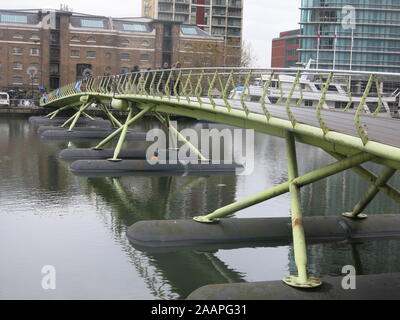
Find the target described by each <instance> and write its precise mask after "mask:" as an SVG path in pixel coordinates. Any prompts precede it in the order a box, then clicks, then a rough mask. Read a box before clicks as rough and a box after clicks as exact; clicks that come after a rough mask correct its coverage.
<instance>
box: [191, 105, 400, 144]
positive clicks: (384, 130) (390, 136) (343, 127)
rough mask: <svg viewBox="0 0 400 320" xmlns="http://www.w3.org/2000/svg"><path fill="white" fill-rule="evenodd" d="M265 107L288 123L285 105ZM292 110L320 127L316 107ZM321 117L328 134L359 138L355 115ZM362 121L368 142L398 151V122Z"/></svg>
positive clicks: (366, 117) (257, 108)
mask: <svg viewBox="0 0 400 320" xmlns="http://www.w3.org/2000/svg"><path fill="white" fill-rule="evenodd" d="M196 101H197V100H196ZM203 101H204V102H205V103H207V102H208V103H209V101H208V99H203ZM214 101H215V102H216V103H217V105H218V106H223V107H225V102H224V100H222V99H214ZM229 103H230V104H231V105H232V107H233V108H235V109H238V110H243V107H242V105H241V103H240V101H238V100H229ZM246 105H247V107H248V108H249V110H250V111H251V112H253V113H258V114H263V110H262V108H261V105H260V103H258V102H246ZM267 108H268V111H269V112H270V113H271V115H272V116H273V117H276V118H279V119H283V120H289V117H288V115H287V113H286V110H285V106H283V105H271V104H268V105H267ZM291 110H292V112H293V114H294V116H295V117H296V119H297V121H298V122H299V123H302V124H307V125H310V126H314V127H318V128H320V125H319V122H318V120H317V116H316V110H315V108H310V109H306V108H299V107H292V108H291ZM322 117H323V119H324V121H325V123H326V124H327V126H328V128H329V129H330V130H331V131H335V132H339V133H343V134H348V135H350V136H354V137H359V135H358V133H357V131H356V129H355V126H354V113H346V112H343V110H341V111H335V110H323V111H322ZM361 119H362V123H363V124H365V125H366V129H367V132H368V137H369V139H370V140H371V141H375V142H379V143H383V144H386V145H390V146H393V147H397V148H400V120H396V119H392V118H385V117H381V116H373V115H362V116H361Z"/></svg>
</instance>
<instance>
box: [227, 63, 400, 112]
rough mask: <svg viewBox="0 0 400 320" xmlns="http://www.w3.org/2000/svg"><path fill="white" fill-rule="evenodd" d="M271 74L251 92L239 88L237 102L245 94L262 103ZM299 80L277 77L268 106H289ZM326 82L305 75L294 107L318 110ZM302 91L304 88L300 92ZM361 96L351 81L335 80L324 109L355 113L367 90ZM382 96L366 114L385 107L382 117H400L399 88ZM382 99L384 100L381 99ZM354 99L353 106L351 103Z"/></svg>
mask: <svg viewBox="0 0 400 320" xmlns="http://www.w3.org/2000/svg"><path fill="white" fill-rule="evenodd" d="M270 77H271V75H270V74H265V75H262V76H261V78H258V79H256V80H255V82H254V83H253V84H252V85H250V86H249V88H248V89H246V90H245V92H243V90H244V87H238V88H236V89H235V90H233V91H232V92H231V97H232V98H233V99H241V98H242V95H243V94H244V98H245V99H246V100H248V101H260V99H261V97H262V96H263V93H264V86H266V85H267V84H268V82H269V81H270ZM295 80H296V77H295V76H292V75H283V74H282V75H280V76H279V79H278V78H277V77H276V76H274V77H273V79H272V81H271V84H270V87H269V89H268V91H267V95H266V97H265V102H266V103H267V104H277V103H280V104H285V102H286V100H287V98H288V96H289V94H290V91H291V89H292V87H293V85H294V82H295ZM324 85H325V83H324V82H323V81H320V79H319V78H318V77H317V76H316V75H315V74H313V73H312V70H310V72H307V73H306V74H304V75H302V76H301V78H300V80H299V84H298V86H297V88H296V90H295V92H294V94H293V96H292V103H291V106H297V107H304V108H316V107H317V106H318V104H319V101H320V99H321V96H322V89H323V86H324ZM300 88H301V89H300ZM358 91H359V92H358V93H350V90H349V88H348V82H347V81H346V80H345V79H343V81H341V80H340V79H339V80H335V79H334V81H333V82H331V84H330V86H329V88H328V91H327V94H326V98H325V103H324V105H323V108H324V109H345V108H346V107H347V108H348V110H349V111H353V112H354V110H355V109H357V108H358V106H359V104H360V103H361V100H362V93H363V90H362V88H361V86H360V87H359V90H358ZM382 91H383V88H381V93H380V95H378V94H377V93H376V91H375V94H373V93H371V94H370V95H369V96H368V98H367V100H366V103H365V105H364V110H365V112H366V113H373V112H375V110H376V109H377V108H378V107H379V106H381V110H380V114H382V115H387V116H396V115H397V114H398V109H399V96H400V90H399V89H397V90H396V91H394V92H393V93H384V92H382ZM379 96H380V98H379ZM350 100H351V104H350V103H349V101H350Z"/></svg>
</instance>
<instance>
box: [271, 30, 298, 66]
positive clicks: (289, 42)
mask: <svg viewBox="0 0 400 320" xmlns="http://www.w3.org/2000/svg"><path fill="white" fill-rule="evenodd" d="M299 36H300V29H297V30H290V31H284V32H281V33H280V35H279V38H275V39H273V40H272V58H271V67H273V68H290V67H295V66H296V64H297V62H299V60H300V58H299V53H298V49H299V48H300V38H299Z"/></svg>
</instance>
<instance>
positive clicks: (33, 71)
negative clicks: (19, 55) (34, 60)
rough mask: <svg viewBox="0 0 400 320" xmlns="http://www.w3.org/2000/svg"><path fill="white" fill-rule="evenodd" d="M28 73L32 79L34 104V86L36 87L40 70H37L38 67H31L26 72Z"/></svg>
mask: <svg viewBox="0 0 400 320" xmlns="http://www.w3.org/2000/svg"><path fill="white" fill-rule="evenodd" d="M26 73H27V74H28V75H30V77H31V90H32V102H33V91H34V89H33V86H34V80H35V76H36V75H37V73H38V70H37V68H36V67H34V66H30V67H29V68H28V69H27V70H26Z"/></svg>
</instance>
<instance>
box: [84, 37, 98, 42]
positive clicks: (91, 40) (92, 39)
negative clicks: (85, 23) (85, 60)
mask: <svg viewBox="0 0 400 320" xmlns="http://www.w3.org/2000/svg"><path fill="white" fill-rule="evenodd" d="M86 42H96V38H95V37H89V38H87V40H86Z"/></svg>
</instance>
